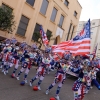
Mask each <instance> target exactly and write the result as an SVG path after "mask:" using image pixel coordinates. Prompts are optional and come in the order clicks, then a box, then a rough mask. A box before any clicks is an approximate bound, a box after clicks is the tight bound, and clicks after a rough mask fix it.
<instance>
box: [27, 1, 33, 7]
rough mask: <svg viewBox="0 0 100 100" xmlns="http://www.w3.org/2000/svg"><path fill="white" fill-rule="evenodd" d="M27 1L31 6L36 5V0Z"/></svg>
mask: <svg viewBox="0 0 100 100" xmlns="http://www.w3.org/2000/svg"><path fill="white" fill-rule="evenodd" d="M26 2H27V3H28V4H30V5H31V6H34V3H35V0H26Z"/></svg>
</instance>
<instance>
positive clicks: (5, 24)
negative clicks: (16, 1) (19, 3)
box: [0, 6, 15, 33]
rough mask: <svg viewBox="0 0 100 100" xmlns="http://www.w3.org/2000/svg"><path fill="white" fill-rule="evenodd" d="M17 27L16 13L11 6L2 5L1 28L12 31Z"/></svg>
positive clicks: (0, 11) (0, 8)
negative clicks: (14, 13)
mask: <svg viewBox="0 0 100 100" xmlns="http://www.w3.org/2000/svg"><path fill="white" fill-rule="evenodd" d="M14 29H15V21H14V15H13V13H12V9H11V8H9V7H6V6H5V7H0V30H2V31H7V32H8V33H12V32H13V31H14Z"/></svg>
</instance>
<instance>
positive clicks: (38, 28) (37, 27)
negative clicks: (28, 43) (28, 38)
mask: <svg viewBox="0 0 100 100" xmlns="http://www.w3.org/2000/svg"><path fill="white" fill-rule="evenodd" d="M35 33H40V25H39V24H37V23H36V25H35V29H34V33H33V36H32V40H35V35H34V34H35Z"/></svg>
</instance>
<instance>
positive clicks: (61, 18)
mask: <svg viewBox="0 0 100 100" xmlns="http://www.w3.org/2000/svg"><path fill="white" fill-rule="evenodd" d="M63 21H64V16H63V15H61V17H60V21H59V26H60V27H62V25H63Z"/></svg>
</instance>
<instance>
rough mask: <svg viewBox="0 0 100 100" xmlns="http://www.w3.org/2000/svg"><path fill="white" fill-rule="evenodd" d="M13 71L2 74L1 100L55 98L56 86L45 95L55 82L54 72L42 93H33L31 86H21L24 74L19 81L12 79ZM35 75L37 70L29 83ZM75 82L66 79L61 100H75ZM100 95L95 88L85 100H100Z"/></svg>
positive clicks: (0, 75)
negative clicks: (72, 89) (73, 85)
mask: <svg viewBox="0 0 100 100" xmlns="http://www.w3.org/2000/svg"><path fill="white" fill-rule="evenodd" d="M12 69H13V68H12ZM12 69H10V70H9V74H8V75H6V76H5V75H3V73H1V72H0V100H50V97H52V96H54V94H55V90H56V86H55V87H54V88H53V89H52V90H51V92H50V94H49V95H45V90H46V88H47V87H48V86H49V85H50V84H51V82H52V81H53V78H54V72H51V73H50V74H49V75H47V76H46V77H45V79H44V81H43V83H42V85H41V88H42V90H41V91H33V90H32V87H30V86H29V84H26V85H25V86H20V82H21V80H22V79H23V74H22V75H21V77H20V80H19V81H17V80H16V79H12V78H11V77H10V74H11V72H12ZM17 73H18V71H17ZM35 73H36V70H35V68H32V70H31V71H30V73H29V76H28V81H29V80H30V79H31V78H32V77H33V76H34V75H35ZM74 81H75V78H73V77H69V78H68V79H66V81H65V84H64V85H63V87H62V89H61V92H60V99H61V100H73V92H72V91H71V88H72V84H73V82H74ZM37 82H38V81H36V82H34V84H33V85H36V83H37ZM99 94H100V91H99V90H98V89H97V88H96V87H94V88H93V89H91V91H90V92H89V94H87V95H86V96H85V98H84V100H100V95H99Z"/></svg>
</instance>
